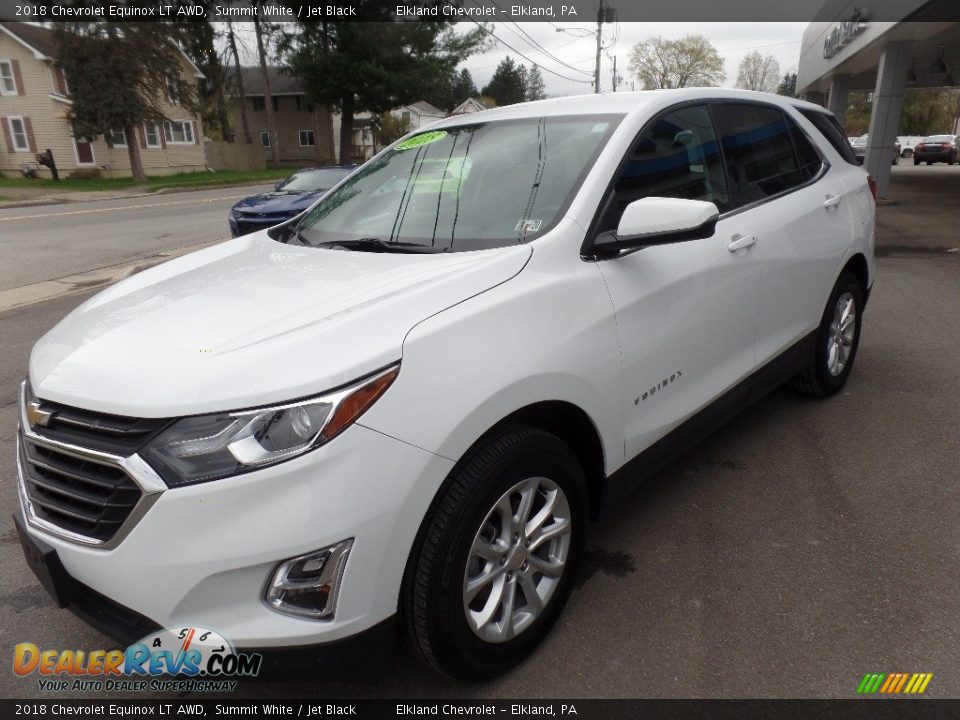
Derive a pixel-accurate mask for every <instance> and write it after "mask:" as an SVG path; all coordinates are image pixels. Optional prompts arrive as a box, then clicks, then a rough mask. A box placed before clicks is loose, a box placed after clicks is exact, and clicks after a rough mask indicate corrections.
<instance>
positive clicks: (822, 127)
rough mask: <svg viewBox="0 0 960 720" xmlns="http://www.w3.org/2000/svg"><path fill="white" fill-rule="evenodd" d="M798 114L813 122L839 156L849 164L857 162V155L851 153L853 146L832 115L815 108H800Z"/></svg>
mask: <svg viewBox="0 0 960 720" xmlns="http://www.w3.org/2000/svg"><path fill="white" fill-rule="evenodd" d="M800 114H801V115H803V116H804V117H805V118H806V119H807V120H809V121H810V122H812V123H813V125H814V127H816V128H817V130H819V131H820V133H821V134H822V135H823V136H824V137H825V138H826V139H827V142H829V143H830V144H831V145H833V149H834V150H836V151H837V152H838V153H840V156H841V157H842V158H843V159H844V160H846V161H847V162H848V163H850V164H851V165H856V164H857V156H856V155H854V154H853V148H852V147H850V141H849V140H847V136H846V135H845V134H844V132H843V128H842V127H840V123H838V122H837V119H836V118H835V117H834V116H833V115H828V114H827V113H824V112H817V111H816V110H801V111H800Z"/></svg>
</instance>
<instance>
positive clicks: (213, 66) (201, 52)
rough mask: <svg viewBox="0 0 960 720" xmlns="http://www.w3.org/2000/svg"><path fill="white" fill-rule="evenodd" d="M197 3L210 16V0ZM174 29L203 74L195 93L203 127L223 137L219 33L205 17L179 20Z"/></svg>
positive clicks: (226, 131)
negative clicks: (196, 93)
mask: <svg viewBox="0 0 960 720" xmlns="http://www.w3.org/2000/svg"><path fill="white" fill-rule="evenodd" d="M197 5H201V6H203V7H204V8H205V9H206V17H212V15H213V3H212V2H210V0H203V1H202V2H197ZM177 29H178V33H177V37H178V39H179V41H180V46H181V47H182V48H183V50H184V52H185V53H186V54H187V55H188V56H189V57H190V59H191V60H192V61H193V64H194V65H196V66H197V67H198V68H199V69H200V72H202V73H203V76H204V80H203V81H201V84H200V86H199V87H198V97H197V100H198V102H199V104H200V117H201V118H202V119H203V127H204V129H205V130H206V131H207V133H208V134H210V133H214V134H219V136H220V137H221V138H223V137H226V136H228V135H229V134H230V121H229V117H228V115H227V101H226V92H225V89H226V85H227V68H226V66H225V65H224V62H223V58H221V56H220V53H219V52H218V51H217V44H218V42H219V41H220V40H221V39H222V33H220V32H219V31H218V30H217V28H216V27H215V26H214V25H213V23H210V22H204V21H199V22H198V21H192V22H181V23H178V24H177Z"/></svg>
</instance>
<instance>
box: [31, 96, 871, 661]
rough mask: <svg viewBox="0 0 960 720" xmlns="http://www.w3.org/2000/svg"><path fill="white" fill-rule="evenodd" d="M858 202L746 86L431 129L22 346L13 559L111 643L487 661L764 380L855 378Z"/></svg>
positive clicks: (793, 121) (559, 105) (825, 139)
mask: <svg viewBox="0 0 960 720" xmlns="http://www.w3.org/2000/svg"><path fill="white" fill-rule="evenodd" d="M872 190H873V184H872V181H871V180H870V178H869V177H868V175H867V174H866V173H865V172H864V171H863V170H862V169H861V168H860V167H858V165H857V162H856V159H855V157H854V156H853V153H852V151H851V149H850V146H849V143H848V142H847V140H846V138H845V137H844V134H843V132H842V130H841V129H840V126H839V125H838V124H837V122H836V120H835V119H834V118H833V117H832V116H831V115H830V114H829V113H827V112H826V111H825V110H824V109H823V108H820V107H818V106H816V105H813V104H810V103H806V102H803V101H799V100H794V99H790V98H783V97H778V96H773V95H766V94H760V93H751V92H745V91H736V90H722V89H684V90H668V91H654V92H642V93H616V94H615V95H606V96H585V97H568V98H561V99H555V100H546V101H541V102H535V103H528V104H522V105H513V106H509V107H505V108H499V109H494V110H489V111H485V112H483V113H479V114H474V115H468V116H459V117H451V118H448V119H446V120H444V121H441V122H440V123H437V124H436V125H433V126H431V127H430V128H429V129H425V130H418V131H416V132H414V133H412V134H410V135H408V136H406V137H405V138H403V139H401V140H400V141H399V142H397V143H395V144H393V145H392V146H390V147H389V148H387V149H386V150H384V151H383V152H381V153H380V154H379V155H377V156H376V157H374V158H373V159H372V160H370V161H369V162H367V163H366V164H365V165H364V166H363V167H362V168H360V169H358V170H357V171H356V172H354V173H353V174H352V175H350V176H349V178H347V179H345V180H343V181H342V182H340V184H339V185H337V186H335V187H334V188H333V189H332V190H331V191H330V192H329V193H328V194H326V195H325V196H324V197H323V198H322V199H320V200H319V201H318V202H317V203H316V204H314V205H313V206H312V207H311V208H309V209H308V210H306V211H305V212H304V213H302V214H300V215H298V216H297V217H296V218H293V219H292V220H289V221H287V222H286V223H284V224H282V225H279V226H277V227H274V228H271V229H269V230H263V231H258V232H255V233H253V234H250V235H246V236H243V237H240V238H237V239H235V240H232V241H229V242H225V243H222V244H219V245H216V246H213V247H210V248H208V249H205V250H201V251H199V252H196V253H193V254H190V255H186V256H184V257H180V258H178V259H175V260H172V261H170V262H167V263H165V264H163V265H160V266H157V267H155V268H152V269H150V270H147V271H145V272H141V273H139V274H138V275H135V276H133V277H130V278H128V279H126V280H124V281H123V282H120V283H118V284H116V285H114V286H113V287H111V288H109V289H107V290H105V291H103V292H101V293H100V294H98V295H96V296H94V297H93V298H91V299H90V300H88V301H86V302H85V303H84V304H82V305H81V306H80V307H79V308H77V309H76V310H74V311H73V312H72V313H70V315H68V316H67V317H66V318H65V319H64V320H63V321H61V322H60V323H59V324H58V325H57V326H56V327H54V328H53V329H52V330H51V331H50V332H49V333H47V335H46V336H44V337H43V338H42V339H41V340H40V341H39V342H38V343H37V345H36V347H34V349H33V353H32V355H31V358H30V366H29V375H28V379H27V380H26V381H25V382H24V384H23V391H22V402H21V411H22V412H21V422H20V428H19V434H18V443H17V452H18V474H19V478H18V487H19V499H20V507H19V508H18V510H17V517H16V519H17V525H18V527H19V528H20V533H21V536H22V539H23V543H24V547H25V549H26V554H27V557H28V559H29V560H30V564H31V566H32V567H33V569H34V571H35V572H36V573H37V574H38V576H39V577H40V578H41V580H43V582H44V584H45V586H46V587H47V588H48V590H50V592H51V593H53V595H54V597H55V598H56V599H57V601H58V602H59V603H60V604H61V605H62V606H69V607H71V608H73V609H74V610H76V611H78V612H79V613H80V614H82V615H83V616H84V617H87V618H88V619H90V620H91V622H94V623H97V624H98V625H99V626H100V627H103V628H105V629H106V630H107V631H108V632H112V633H113V634H114V635H115V636H117V637H123V636H124V635H125V634H126V635H129V636H133V635H136V633H137V632H138V631H139V632H140V633H141V635H142V634H143V632H145V631H146V629H147V628H148V627H158V626H163V627H176V626H178V625H179V624H184V623H192V624H201V625H206V626H209V627H213V628H216V629H217V631H219V632H220V633H222V635H223V636H224V637H227V638H230V639H231V640H232V641H233V642H234V643H235V644H236V646H237V647H238V648H241V649H243V648H261V649H277V650H279V649H291V648H316V649H318V650H319V649H322V648H323V647H340V646H341V645H340V644H341V643H343V642H346V641H348V640H349V639H356V638H361V637H364V636H369V634H370V633H373V632H376V631H377V629H378V628H381V627H385V626H386V625H385V623H392V624H397V623H398V624H399V626H400V627H401V629H402V632H403V634H404V636H405V637H406V639H407V641H408V642H409V645H410V647H411V648H412V649H413V651H414V653H415V654H416V655H418V656H419V657H420V658H422V659H423V660H424V661H426V662H427V663H429V664H430V665H432V666H433V667H435V668H437V669H439V670H441V671H443V672H445V673H448V674H450V675H453V676H457V677H463V678H482V677H489V676H492V675H494V674H497V673H500V672H503V671H505V670H507V669H508V668H510V667H512V666H513V665H515V664H516V663H517V662H518V661H519V660H520V659H522V658H523V657H524V656H525V655H527V654H528V653H529V652H530V651H532V650H533V648H534V647H535V646H536V645H537V643H538V642H540V640H541V639H542V638H543V637H544V635H545V634H546V633H547V632H548V630H549V629H550V626H551V625H552V624H553V622H554V621H555V620H556V619H557V616H558V615H559V614H560V612H561V609H562V608H563V605H564V603H565V602H566V600H567V597H568V595H569V594H570V590H571V586H572V584H573V582H574V580H575V576H576V570H577V559H578V557H579V556H580V554H581V551H582V549H583V546H584V538H585V535H586V532H587V525H588V520H589V519H590V518H591V517H598V516H602V515H603V514H604V511H605V509H606V508H609V507H610V505H611V504H612V503H614V502H615V501H616V500H617V498H619V497H621V496H622V494H623V493H625V492H627V491H629V490H630V489H631V488H632V487H633V486H635V485H636V484H637V483H638V482H639V481H640V480H641V479H642V478H644V477H645V476H646V475H649V474H650V473H651V472H653V471H654V470H656V469H657V468H658V467H660V466H662V464H663V463H664V462H665V461H666V460H667V459H668V458H669V457H670V456H672V455H674V454H676V452H677V451H678V449H679V448H682V447H685V446H689V443H690V442H691V441H693V440H695V439H696V438H698V437H701V436H703V435H704V434H705V433H707V432H709V431H710V430H711V429H712V428H714V427H716V426H717V424H718V423H719V422H720V421H722V420H724V419H727V418H729V417H731V416H732V415H733V414H734V413H736V412H737V411H739V410H741V409H742V408H744V407H745V406H747V405H748V404H749V403H750V402H751V401H752V400H755V399H756V398H758V397H761V396H762V395H763V394H764V393H766V392H768V391H769V390H771V389H773V388H775V387H777V386H778V385H780V384H781V383H783V382H790V383H792V385H793V387H795V388H796V389H797V390H799V391H801V392H803V393H807V394H810V395H816V396H828V395H832V394H833V393H836V392H837V391H838V390H839V389H840V388H841V387H842V386H843V385H844V383H845V382H846V380H847V377H848V376H849V374H850V371H851V367H852V365H853V362H854V358H855V357H856V352H857V344H858V340H859V336H860V327H861V319H862V317H863V310H864V304H865V302H866V299H867V296H868V294H869V291H870V288H871V284H872V280H873V243H874V212H875V198H874V196H873V192H872Z"/></svg>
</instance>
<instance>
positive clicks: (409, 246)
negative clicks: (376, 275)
mask: <svg viewBox="0 0 960 720" xmlns="http://www.w3.org/2000/svg"><path fill="white" fill-rule="evenodd" d="M298 237H300V240H301V242H303V241H304V238H303V237H302V236H299V235H298ZM314 247H342V248H345V249H347V250H360V251H361V252H390V253H421V252H426V253H430V252H440V248H436V247H432V246H430V245H421V244H420V243H405V242H398V241H393V240H389V241H388V240H381V239H380V238H376V237H363V238H356V239H352V240H329V241H327V242H322V243H317V244H316V245H314Z"/></svg>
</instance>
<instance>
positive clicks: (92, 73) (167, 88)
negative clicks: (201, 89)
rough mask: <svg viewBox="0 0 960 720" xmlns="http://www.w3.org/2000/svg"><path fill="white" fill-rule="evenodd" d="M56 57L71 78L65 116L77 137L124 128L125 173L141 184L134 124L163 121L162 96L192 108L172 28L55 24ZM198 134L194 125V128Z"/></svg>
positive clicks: (155, 24)
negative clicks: (70, 101)
mask: <svg viewBox="0 0 960 720" xmlns="http://www.w3.org/2000/svg"><path fill="white" fill-rule="evenodd" d="M54 32H55V37H56V41H57V44H58V55H59V57H60V62H61V63H62V65H63V69H64V72H65V74H66V76H67V78H68V80H69V82H70V94H71V96H72V99H73V104H72V105H71V106H70V109H69V111H68V112H69V118H70V121H71V122H72V123H73V131H74V134H75V135H76V137H87V138H93V137H96V136H97V135H107V136H108V137H110V133H111V131H112V130H119V129H121V128H122V129H123V131H124V132H125V133H126V136H127V148H128V152H129V155H130V171H131V174H132V175H133V177H134V179H136V180H137V181H138V182H146V180H147V177H146V174H145V173H144V171H143V160H142V158H141V157H140V144H139V143H138V142H137V134H136V128H137V127H138V126H139V125H141V124H142V123H145V122H147V123H162V122H163V121H164V120H165V119H167V118H166V116H165V113H164V107H163V104H162V103H163V100H164V96H166V95H167V94H170V95H173V96H175V97H176V98H177V104H178V105H180V106H181V107H183V108H184V109H186V110H188V111H189V112H191V113H192V112H196V109H197V101H196V97H195V93H194V92H193V86H192V85H191V84H189V83H188V82H187V80H186V79H185V78H184V77H183V74H182V73H181V72H180V68H181V67H182V66H181V61H182V58H183V56H182V55H181V54H180V51H179V50H178V49H177V47H176V45H175V40H176V37H177V29H176V27H175V25H174V24H173V23H166V22H143V23H141V22H69V23H58V24H57V25H56V26H55V28H54ZM197 130H198V132H199V130H200V129H199V128H197Z"/></svg>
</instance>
